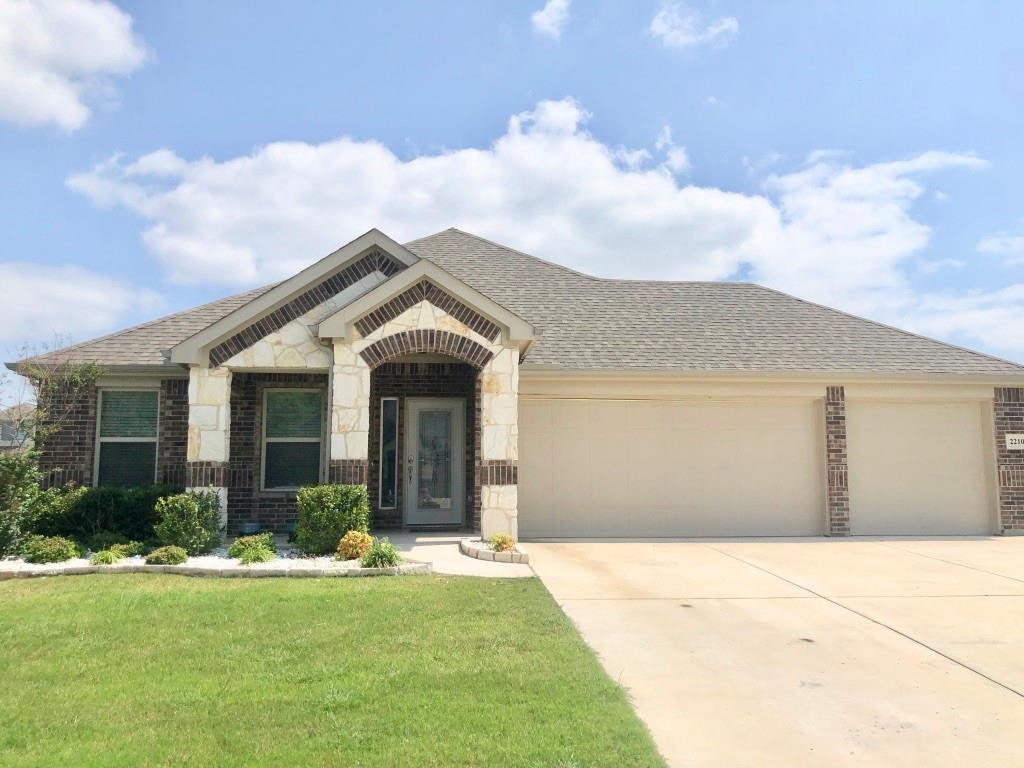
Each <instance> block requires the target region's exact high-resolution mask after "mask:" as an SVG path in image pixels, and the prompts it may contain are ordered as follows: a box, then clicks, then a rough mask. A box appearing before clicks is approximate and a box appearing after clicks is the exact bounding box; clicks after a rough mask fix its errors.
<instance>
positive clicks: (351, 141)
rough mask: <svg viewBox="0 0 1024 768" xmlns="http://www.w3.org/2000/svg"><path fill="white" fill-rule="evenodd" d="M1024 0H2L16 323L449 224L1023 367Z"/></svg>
mask: <svg viewBox="0 0 1024 768" xmlns="http://www.w3.org/2000/svg"><path fill="white" fill-rule="evenodd" d="M1022 28H1024V4H1019V3H977V2H962V3H943V2H934V3H902V4H897V3H882V2H861V3H838V2H836V3H832V2H821V3H807V2H788V3H787V2H781V3H771V4H768V3H761V2H750V3H747V2H728V1H727V0H719V1H718V2H703V3H675V2H660V1H659V0H652V1H651V2H646V1H643V0H640V1H637V2H630V3H623V2H611V1H607V2H605V1H602V0H572V1H571V2H565V0H551V1H550V2H547V3H545V2H544V0H535V1H533V2H524V3H514V2H493V3H489V2H473V3H468V2H462V3H454V2H453V3H446V2H432V3H407V4H406V3H374V4H371V3H344V4H342V3H334V2H330V3H328V2H324V3H317V2H294V3H287V4H281V3H268V2H262V3H261V2H255V3H254V2H245V3H242V2H226V1H225V0H218V2H216V3H210V2H189V1H184V2H183V1H181V0H179V1H178V2H175V3H141V2H140V3H129V2H121V3H118V4H117V5H112V4H110V3H107V2H93V1H92V0H68V1H67V2H55V1H48V2H43V0H28V1H26V0H16V2H14V3H13V4H12V5H9V6H5V7H4V8H3V9H0V167H2V168H3V173H2V174H0V231H2V232H3V234H4V248H3V250H2V252H0V282H2V283H6V284H7V286H8V290H7V291H6V292H5V294H6V296H5V300H4V301H5V306H6V309H5V315H6V316H7V322H6V323H4V325H3V327H2V328H0V347H5V348H6V350H7V357H8V359H10V357H11V356H12V355H13V350H15V349H16V348H17V347H19V346H20V345H21V344H22V343H35V344H38V343H42V344H46V343H49V342H51V341H52V339H53V338H54V336H55V335H60V336H62V337H65V338H68V337H70V338H73V339H74V340H83V339H85V338H88V337H90V336H93V335H97V334H100V333H103V332H107V331H110V330H114V329H116V328H119V327H124V326H126V325H129V324H132V323H135V322H140V321H143V320H146V319H149V318H151V317H155V316H157V315H160V314H166V313H167V312H170V311H173V310H177V309H181V308H185V307H188V306H192V305H195V304H198V303H201V302H203V301H206V300H210V299H213V298H216V297H218V296H222V295H226V294H229V293H234V292H237V291H240V290H243V289H245V288H247V287H251V286H253V285H259V284H263V283H266V282H269V281H272V280H276V279H279V278H281V277H283V276H286V275H287V274H290V273H292V272H294V271H296V270H297V269H299V268H301V267H302V266H303V265H305V264H308V263H310V262H312V261H314V260H316V259H317V258H319V257H321V256H323V255H324V254H326V253H327V252H329V251H330V250H332V249H333V248H334V247H336V246H338V245H341V244H343V243H345V242H347V241H348V240H350V239H352V238H353V237H355V236H356V235H358V234H360V233H361V232H363V231H365V230H367V229H369V228H370V227H374V226H376V227H380V228H382V229H384V230H385V231H386V232H388V233H389V234H393V236H395V237H397V238H398V239H400V240H404V239H411V238H413V237H417V236H420V235H425V234H429V233H430V232H432V231H436V230H438V229H442V228H445V227H447V226H458V227H460V228H463V229H467V230H470V231H473V232H476V233H478V234H480V235H483V236H485V237H489V238H491V239H494V240H498V241H500V242H505V243H507V244H510V245H513V246H516V247H519V248H522V249H523V250H526V251H528V252H531V253H534V254H535V255H538V256H541V257H544V258H547V259H549V260H552V261H558V262H562V263H566V264H569V265H571V266H574V267H577V268H579V269H582V270H584V271H589V272H592V273H597V274H602V275H609V276H621V277H642V278H672V279H716V280H718V279H752V280H756V281H758V282H762V283H766V284H768V285H772V286H774V287H777V288H780V289H782V290H786V291H789V292H791V293H795V294H797V295H800V296H803V297H805V298H808V299H811V300H815V301H819V302H822V303H826V304H829V305H832V306H837V307H840V308H843V309H846V310H848V311H852V312H855V313H858V314H862V315H866V316H869V317H872V318H875V319H879V320H882V321H885V322H889V323H893V324H896V325H900V326H903V327H907V328H910V329H912V330H915V331H918V332H921V333H924V334H926V335H931V336H936V337H940V338H943V339H947V340H950V341H953V342H955V343H958V344H962V345H966V346H969V347H973V348H978V349H983V350H986V351H989V352H991V353H994V354H997V355H1000V356H1004V357H1008V358H1011V359H1015V360H1024V332H1022V331H1024V197H1022V195H1021V194H1020V191H1019V189H1020V183H1021V182H1020V179H1022V178H1024V153H1022V149H1021V148H1022V142H1021V138H1020V137H1021V136H1024V106H1022V105H1024V79H1022V78H1021V77H1020V73H1021V72H1022V71H1024V46H1021V45H1020V44H1019V39H1020V36H1019V32H1020V29H1022Z"/></svg>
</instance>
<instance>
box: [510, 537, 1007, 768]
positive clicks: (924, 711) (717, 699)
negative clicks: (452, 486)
mask: <svg viewBox="0 0 1024 768" xmlns="http://www.w3.org/2000/svg"><path fill="white" fill-rule="evenodd" d="M526 548H527V549H528V551H529V553H530V559H531V566H532V567H533V569H534V570H535V571H536V572H537V574H538V575H539V576H540V577H541V579H542V580H543V581H544V583H545V584H546V585H547V587H548V588H549V589H550V590H551V592H552V593H553V594H554V596H555V598H556V599H557V600H558V602H559V603H560V604H561V605H562V606H563V608H564V609H565V611H566V613H568V615H569V616H570V617H571V618H572V620H573V621H574V622H575V623H576V625H577V627H579V629H580V631H581V633H582V634H583V637H584V639H585V640H586V641H587V642H588V643H589V644H590V645H591V646H592V647H593V648H594V649H595V650H596V651H597V653H598V654H599V656H600V658H601V661H602V663H603V664H604V666H605V669H606V670H607V671H608V673H609V675H611V677H612V678H613V679H615V680H618V681H621V682H622V684H623V685H625V686H626V687H627V688H628V689H629V691H630V694H631V696H632V699H633V701H634V704H635V706H636V708H637V711H638V712H639V714H640V716H641V717H642V718H643V719H644V721H645V722H646V723H647V724H648V726H649V727H650V728H651V732H652V733H653V735H654V738H655V740H656V742H657V743H658V746H659V748H660V749H661V751H662V753H663V754H664V755H665V756H666V758H667V759H668V761H669V764H670V765H674V766H676V765H678V766H682V765H686V766H797V765H798V766H846V765H856V766H897V765H906V766H966V765H969V766H972V767H974V768H978V767H980V766H1009V765H1024V652H1022V649H1024V538H974V539H971V538H966V539H938V540H912V539H884V540H879V539H875V540H868V539H848V540H835V539H801V540H736V539H733V540H720V541H709V540H702V541H679V542H667V541H658V542H646V543H644V542H640V543H637V542H633V543H629V542H600V543H583V542H579V543H530V544H528V545H527V547H526Z"/></svg>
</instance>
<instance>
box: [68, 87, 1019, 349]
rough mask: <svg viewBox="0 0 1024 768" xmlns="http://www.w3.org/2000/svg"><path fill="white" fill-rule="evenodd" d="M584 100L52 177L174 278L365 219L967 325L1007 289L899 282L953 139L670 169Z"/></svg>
mask: <svg viewBox="0 0 1024 768" xmlns="http://www.w3.org/2000/svg"><path fill="white" fill-rule="evenodd" d="M588 117H589V115H588V113H587V112H586V111H585V110H584V109H583V108H582V107H581V106H580V105H579V104H578V103H576V102H575V101H573V100H571V99H563V100H560V101H544V102H540V103H539V104H537V105H536V106H535V108H534V109H532V110H529V111H526V112H522V113H519V114H516V115H513V116H512V117H511V118H510V120H509V122H508V127H507V129H506V131H505V132H504V134H503V135H501V136H500V137H498V138H497V140H495V141H494V142H493V143H492V144H490V145H489V146H486V147H482V148H465V149H455V150H450V151H445V152H439V153H436V154H430V155H421V156H418V157H415V158H413V159H410V160H402V159H400V158H399V157H397V156H396V155H395V154H394V153H393V152H391V151H390V150H389V149H388V148H387V147H385V146H383V145H381V144H379V143H377V142H373V141H356V140H353V139H349V138H340V139H337V140H334V141H329V142H325V143H321V144H308V143H301V142H280V143H275V144H269V145H267V146H263V147H259V148H257V149H255V150H254V151H253V152H252V153H250V154H248V155H244V156H241V157H236V158H230V159H226V160H222V161H217V160H213V159H211V158H199V159H186V158H182V157H180V156H178V155H177V154H175V153H174V152H172V151H170V150H166V149H165V150H160V151H158V152H154V153H151V154H148V155H144V156H142V157H140V158H137V159H128V158H125V157H113V158H111V159H109V160H107V161H105V162H104V163H101V164H99V165H97V166H96V167H94V168H92V169H91V170H89V171H87V172H85V173H82V174H79V175H77V176H74V177H72V178H71V179H70V180H69V184H70V185H71V187H72V188H73V189H76V190H78V191H80V192H82V193H83V194H85V195H87V196H88V197H89V198H90V199H92V200H93V201H94V202H96V203H97V204H100V205H109V206H118V207H124V208H127V209H130V210H132V211H134V212H135V213H137V214H138V215H139V216H140V217H142V219H144V220H145V222H146V225H145V228H144V232H143V238H144V241H145V243H146V245H147V247H148V248H149V250H150V251H151V252H152V253H153V254H154V256H155V257H156V258H157V259H159V260H160V262H161V263H162V264H163V266H164V269H165V270H166V273H167V274H168V275H169V277H170V278H171V279H173V280H175V281H178V282H182V283H190V282H191V283H200V284H209V283H220V284H232V285H254V284H257V283H261V282H268V281H270V280H274V279H279V278H281V277H284V276H287V275H290V274H293V273H295V272H297V271H298V270H300V269H301V268H303V267H304V266H306V265H308V264H309V263H310V262H311V261H313V260H315V259H316V258H318V257H320V256H322V255H323V254H325V253H329V252H330V251H331V250H333V249H334V248H336V247H338V246H339V245H340V244H342V243H345V242H347V241H348V240H350V239H352V238H353V237H355V236H357V235H359V234H361V233H362V232H364V231H366V230H367V229H369V228H370V227H373V226H377V227H380V228H381V229H382V230H384V231H385V232H388V233H389V234H391V235H392V236H394V237H397V238H398V239H399V240H405V239H412V238H414V237H417V236H421V235H424V234H428V233H431V232H434V231H438V230H441V229H444V228H446V227H449V226H457V227H460V228H462V229H465V230H468V231H470V232H478V233H480V234H482V235H484V236H486V237H489V238H491V239H494V240H497V241H498V242H503V243H507V244H509V245H511V246H514V247H516V248H520V249H522V250H524V251H526V252H527V253H534V254H536V255H538V256H541V257H545V258H548V259H552V260H555V261H558V262H561V263H564V264H568V265H571V266H573V267H576V268H578V269H581V270H583V271H586V272H590V273H593V274H598V275H605V276H616V277H637V278H660V279H665V278H676V279H704V280H718V279H727V278H730V277H735V276H736V275H737V274H743V275H749V276H750V278H751V279H753V280H756V281H758V282H762V283H765V284H768V285H771V286H773V287H776V288H780V289H782V290H786V291H789V292H791V293H795V294H797V295H799V296H803V297H805V298H808V299H811V300H815V301H819V302H822V303H825V304H830V305H833V306H837V307H840V308H842V309H846V310H848V311H854V312H858V313H861V314H866V315H868V316H871V317H874V318H877V319H881V320H885V321H888V322H893V323H897V324H902V325H909V326H911V327H913V328H915V329H917V330H922V331H929V330H934V329H941V330H942V334H943V335H944V336H946V337H950V338H952V337H957V338H963V339H964V340H965V341H970V342H973V343H979V342H981V343H987V342H988V338H987V336H985V334H987V333H988V332H989V330H990V329H991V328H992V327H993V326H994V325H996V324H997V321H995V320H992V319H991V318H997V317H999V316H1000V313H1004V314H1005V313H1007V312H1009V313H1012V312H1019V306H1020V305H1019V302H1018V297H1017V294H1016V293H1015V292H1014V291H1013V290H1004V291H997V292H991V293H987V294H971V295H970V296H967V295H964V294H959V295H950V296H944V295H931V294H927V295H926V294H922V293H921V292H920V291H919V290H918V289H916V288H915V286H914V285H913V282H912V281H913V278H914V277H915V275H919V274H921V269H920V268H919V265H920V263H921V260H922V257H923V251H924V250H925V248H926V246H927V245H928V242H929V238H930V235H931V231H930V228H929V227H928V226H927V225H926V224H924V223H923V222H921V221H920V220H918V219H917V218H915V216H914V211H913V206H914V203H915V201H916V200H918V199H919V198H920V197H921V196H922V195H923V194H924V193H925V192H927V191H928V190H927V187H926V181H927V178H928V177H929V176H930V175H933V174H941V173H945V172H950V171H960V172H964V171H971V170H977V169H981V168H983V167H984V166H985V163H984V161H983V160H981V159H980V158H978V157H975V156H974V155H972V154H969V153H953V152H925V153H922V154H919V155H916V156H914V157H910V158H906V159H900V160H894V161H888V162H878V163H872V164H868V165H859V166H858V165H856V164H854V163H853V162H852V160H851V159H850V158H848V157H845V156H844V155H842V154H840V153H837V152H831V151H828V152H815V153H813V154H812V155H810V156H809V157H808V158H807V160H806V161H805V162H804V163H803V164H800V165H798V166H796V167H795V168H792V169H790V170H789V171H788V172H782V171H781V170H780V168H779V165H778V162H779V160H780V159H779V158H773V163H775V169H776V172H775V173H774V174H773V175H770V176H768V177H767V179H766V180H765V181H764V183H763V189H762V190H761V191H760V193H758V194H740V193H735V192H729V191H725V190H721V189H716V188H714V187H706V186H698V185H696V184H688V183H685V181H683V180H681V179H680V177H679V176H678V175H677V174H676V173H675V172H674V171H673V168H672V164H673V162H675V164H676V166H677V167H679V166H680V161H678V159H677V160H676V161H673V160H672V156H671V150H673V149H675V150H681V149H682V147H678V146H677V145H676V144H675V142H674V139H673V137H672V132H671V130H670V129H668V128H667V127H666V129H663V131H662V132H661V134H659V136H658V137H657V139H656V141H655V142H654V145H653V146H652V147H651V148H649V149H648V148H644V147H640V148H628V147H622V146H613V145H610V144H606V143H604V142H602V141H601V140H600V139H598V138H597V137H595V136H594V135H592V134H591V133H590V132H588V131H587V129H586V122H587V119H588ZM684 157H685V155H684ZM687 162H688V161H687ZM943 313H946V314H945V315H944V314H943ZM950 317H957V318H959V320H957V321H953V320H950V319H949V318H950ZM944 318H945V319H944ZM958 334H959V336H958ZM1014 344H1015V346H1014V347H1013V348H1014V349H1024V338H1018V339H1017V340H1016V342H1014Z"/></svg>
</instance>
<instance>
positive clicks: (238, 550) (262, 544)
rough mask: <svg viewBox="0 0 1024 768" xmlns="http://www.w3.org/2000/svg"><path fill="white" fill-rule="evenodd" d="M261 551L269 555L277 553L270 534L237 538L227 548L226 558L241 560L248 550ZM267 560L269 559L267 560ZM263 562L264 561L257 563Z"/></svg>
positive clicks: (272, 536)
mask: <svg viewBox="0 0 1024 768" xmlns="http://www.w3.org/2000/svg"><path fill="white" fill-rule="evenodd" d="M253 549H262V550H266V551H267V552H269V553H270V554H271V555H273V554H274V552H276V551H277V545H276V544H275V543H274V534H272V533H256V534H253V535H252V536H239V537H238V538H237V539H235V540H234V541H233V542H231V546H230V547H228V557H237V558H238V559H242V557H243V555H244V554H245V553H246V552H248V551H249V550H253ZM268 559H269V558H268ZM258 562H265V561H262V560H260V561H258Z"/></svg>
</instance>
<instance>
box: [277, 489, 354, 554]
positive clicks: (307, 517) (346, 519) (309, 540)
mask: <svg viewBox="0 0 1024 768" xmlns="http://www.w3.org/2000/svg"><path fill="white" fill-rule="evenodd" d="M297 505H298V508H299V520H298V522H297V523H296V525H295V544H296V546H298V547H299V549H301V550H302V551H303V552H307V553H309V554H312V555H326V554H330V553H333V552H334V551H335V550H337V548H338V542H339V541H341V537H342V536H344V535H345V534H346V533H348V532H349V531H362V532H363V533H366V532H367V531H368V530H369V528H370V496H369V494H367V492H366V486H365V485H309V486H306V487H305V488H302V489H300V490H299V496H298V500H297Z"/></svg>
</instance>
